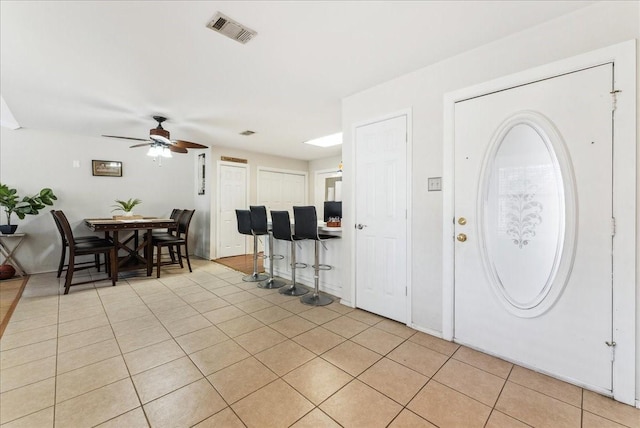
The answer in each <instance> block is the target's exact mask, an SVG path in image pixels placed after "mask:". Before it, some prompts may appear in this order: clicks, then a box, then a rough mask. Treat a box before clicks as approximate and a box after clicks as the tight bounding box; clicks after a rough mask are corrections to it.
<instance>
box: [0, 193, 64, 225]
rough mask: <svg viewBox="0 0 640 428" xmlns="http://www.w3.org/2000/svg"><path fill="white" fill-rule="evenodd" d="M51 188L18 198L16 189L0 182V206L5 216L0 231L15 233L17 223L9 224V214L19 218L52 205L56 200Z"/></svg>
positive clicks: (37, 212)
mask: <svg viewBox="0 0 640 428" xmlns="http://www.w3.org/2000/svg"><path fill="white" fill-rule="evenodd" d="M57 199H58V198H57V197H56V195H54V194H53V190H51V189H49V188H44V189H42V190H40V192H39V193H36V194H35V195H33V196H25V197H24V198H22V199H20V196H18V191H17V190H16V189H10V188H9V186H7V185H6V184H2V183H0V206H2V209H3V210H4V213H5V216H6V218H7V224H5V225H0V232H2V233H3V234H5V235H11V234H13V233H15V231H16V229H17V228H18V225H15V224H11V215H12V214H15V215H17V216H18V218H19V219H20V220H23V219H24V218H25V216H27V215H37V214H39V211H38V210H41V209H43V208H44V207H45V205H53V201H55V200H57Z"/></svg>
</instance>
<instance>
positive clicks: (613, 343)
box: [604, 340, 616, 361]
mask: <svg viewBox="0 0 640 428" xmlns="http://www.w3.org/2000/svg"><path fill="white" fill-rule="evenodd" d="M604 343H605V345H607V346H608V347H609V349H610V350H611V361H613V360H614V359H615V350H616V342H615V341H613V340H612V341H611V342H608V341H605V342H604Z"/></svg>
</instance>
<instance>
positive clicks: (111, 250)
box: [52, 210, 118, 294]
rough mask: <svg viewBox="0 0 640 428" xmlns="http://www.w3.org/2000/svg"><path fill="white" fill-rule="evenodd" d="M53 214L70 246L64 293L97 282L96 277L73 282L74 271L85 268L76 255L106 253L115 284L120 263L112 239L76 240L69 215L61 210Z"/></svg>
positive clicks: (109, 272)
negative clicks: (79, 265)
mask: <svg viewBox="0 0 640 428" xmlns="http://www.w3.org/2000/svg"><path fill="white" fill-rule="evenodd" d="M52 214H53V216H54V217H55V218H56V220H57V222H58V223H59V224H60V227H61V228H62V231H63V233H64V237H65V239H66V241H67V245H68V248H69V262H68V264H67V274H66V276H65V282H64V294H69V288H70V287H71V286H73V285H80V284H87V283H89V282H95V280H94V279H90V280H87V281H81V282H76V283H75V284H74V283H72V281H73V274H74V272H76V271H78V270H81V269H83V268H82V267H78V266H76V257H79V256H85V255H96V254H98V255H99V254H104V255H105V258H106V260H107V263H109V264H110V265H109V268H108V269H105V270H106V271H107V273H108V275H109V276H108V278H109V279H111V285H113V286H115V285H116V280H117V278H116V272H117V263H118V258H117V256H116V246H115V244H114V243H113V242H112V241H110V240H107V239H101V238H98V239H94V240H88V241H83V242H80V241H76V239H75V237H74V236H73V232H72V231H71V225H70V224H69V220H67V216H65V215H64V213H63V212H62V211H59V210H58V211H53V212H52ZM105 279H106V278H105Z"/></svg>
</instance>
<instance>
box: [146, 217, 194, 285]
mask: <svg viewBox="0 0 640 428" xmlns="http://www.w3.org/2000/svg"><path fill="white" fill-rule="evenodd" d="M194 213H195V210H183V211H182V214H180V216H179V217H178V220H177V222H178V225H177V228H176V236H172V235H168V236H162V235H160V236H153V238H152V239H153V241H152V244H153V247H154V248H155V249H156V271H157V272H156V276H157V277H158V278H160V268H161V267H162V266H164V265H170V264H174V263H179V264H180V267H181V268H184V265H183V263H182V259H183V258H185V259H187V265H188V266H189V272H193V271H192V270H191V260H189V226H190V225H191V219H192V218H193V214H194ZM163 247H167V248H169V252H170V253H171V251H175V252H176V256H177V260H176V259H173V258H172V260H170V261H162V248H163ZM181 247H184V254H183V253H182V251H181Z"/></svg>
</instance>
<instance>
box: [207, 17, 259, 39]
mask: <svg viewBox="0 0 640 428" xmlns="http://www.w3.org/2000/svg"><path fill="white" fill-rule="evenodd" d="M207 27H208V28H211V29H212V30H213V31H216V32H218V33H220V34H223V35H225V36H227V37H229V38H230V39H233V40H235V41H237V42H240V43H242V44H245V43H247V42H248V41H249V40H251V39H253V38H254V37H255V36H256V35H257V34H258V33H257V32H255V31H253V30H252V29H251V28H249V27H246V26H244V25H242V24H240V23H238V22H236V21H234V20H233V19H231V18H229V17H228V16H226V15H223V14H222V13H220V12H218V13H216V15H215V16H214V17H213V19H212V20H211V21H210V22H209V23H208V24H207Z"/></svg>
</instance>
